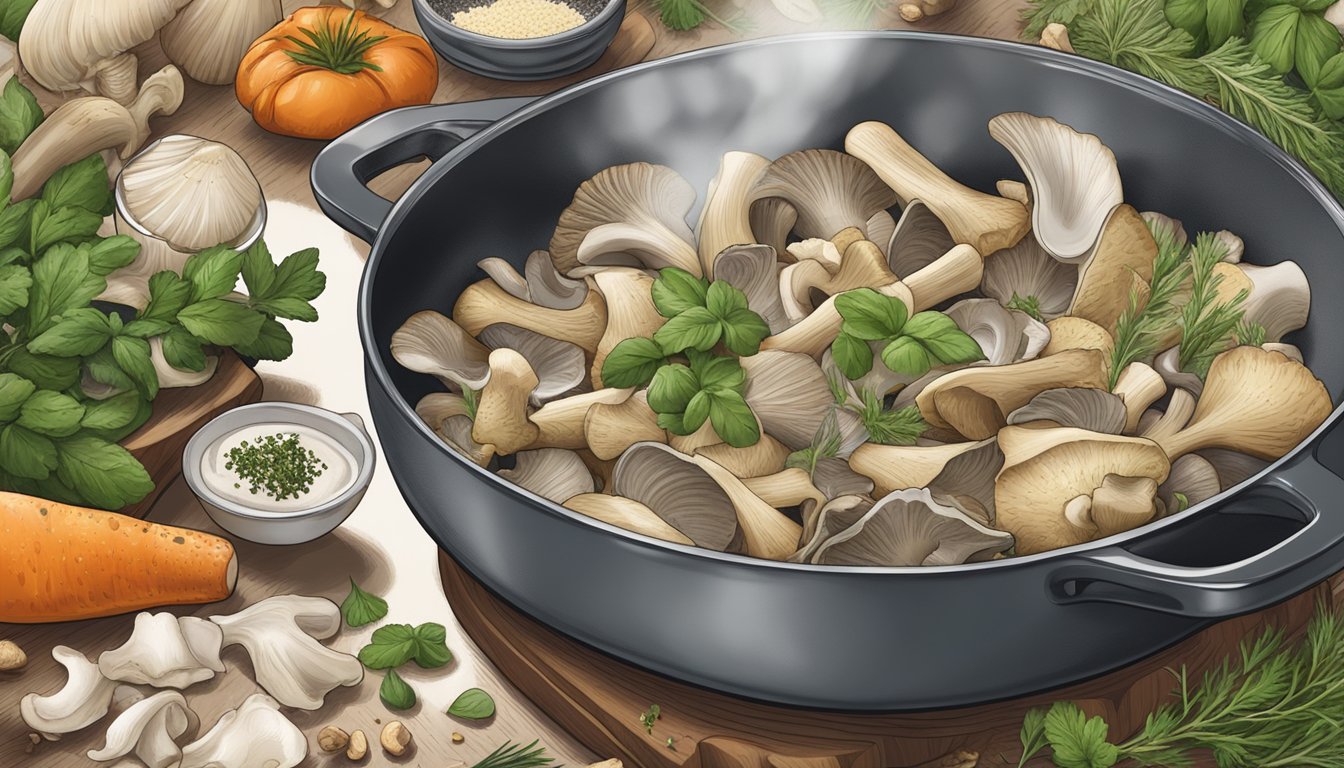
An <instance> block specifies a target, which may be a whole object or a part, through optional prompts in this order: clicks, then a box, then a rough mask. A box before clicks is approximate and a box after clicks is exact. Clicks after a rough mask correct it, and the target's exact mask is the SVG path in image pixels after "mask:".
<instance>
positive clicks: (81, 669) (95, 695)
mask: <svg viewBox="0 0 1344 768" xmlns="http://www.w3.org/2000/svg"><path fill="white" fill-rule="evenodd" d="M51 657H52V658H53V659H55V660H56V663H57V664H60V665H61V666H63V667H65V673H66V682H65V685H64V686H63V687H62V688H61V690H59V691H57V692H56V693H53V694H50V695H47V696H39V695H38V694H36V693H29V694H27V695H25V696H24V697H23V698H22V699H20V700H19V714H20V716H22V717H23V722H24V723H26V724H27V725H28V727H29V728H32V729H33V730H34V731H37V732H38V733H40V734H42V735H43V736H44V737H46V738H47V739H49V740H55V738H56V737H58V736H59V735H60V734H64V733H73V732H75V731H78V730H80V729H82V728H85V727H86V726H89V725H92V724H93V723H95V722H97V721H98V720H101V719H102V718H103V716H104V715H106V714H107V711H108V709H110V708H111V705H112V693H113V691H115V690H116V689H117V687H118V686H117V682H116V681H115V680H108V679H107V678H106V677H103V674H102V672H100V671H99V670H98V665H97V664H94V663H93V662H91V661H89V660H88V659H87V658H85V657H84V654H82V653H80V652H79V651H76V650H75V649H73V648H69V647H67V646H64V645H58V646H56V647H55V648H52V649H51Z"/></svg>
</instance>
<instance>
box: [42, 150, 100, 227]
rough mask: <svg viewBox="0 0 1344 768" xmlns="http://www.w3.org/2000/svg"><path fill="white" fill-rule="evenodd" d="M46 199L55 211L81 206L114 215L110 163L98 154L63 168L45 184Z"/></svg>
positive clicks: (43, 192)
mask: <svg viewBox="0 0 1344 768" xmlns="http://www.w3.org/2000/svg"><path fill="white" fill-rule="evenodd" d="M42 199H43V200H46V201H47V203H48V204H49V205H51V207H52V209H53V210H58V209H60V208H67V207H68V208H79V209H82V210H85V211H91V212H93V213H96V214H98V215H99V216H109V215H111V214H112V209H113V207H114V206H113V202H112V189H111V187H110V186H108V183H107V163H105V162H104V161H103V156H102V155H101V154H98V153H94V154H92V155H89V156H88V157H86V158H84V159H83V160H80V161H79V162H76V163H71V164H70V165H67V166H65V167H64V168H61V169H60V170H58V171H56V173H54V174H52V176H51V178H49V179H47V182H46V184H45V185H43V187H42Z"/></svg>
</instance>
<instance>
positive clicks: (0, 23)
mask: <svg viewBox="0 0 1344 768" xmlns="http://www.w3.org/2000/svg"><path fill="white" fill-rule="evenodd" d="M35 5H37V0H5V2H4V3H0V35H4V36H5V37H7V38H9V39H10V40H13V41H15V42H18V39H19V33H20V32H22V31H23V22H25V21H27V20H28V13H29V12H30V11H32V10H33V6H35ZM16 79H17V78H16Z"/></svg>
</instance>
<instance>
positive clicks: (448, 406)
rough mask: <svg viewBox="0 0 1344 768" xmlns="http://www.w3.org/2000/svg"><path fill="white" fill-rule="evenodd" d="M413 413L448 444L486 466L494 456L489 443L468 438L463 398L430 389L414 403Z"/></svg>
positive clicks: (467, 415) (468, 412) (468, 413)
mask: <svg viewBox="0 0 1344 768" xmlns="http://www.w3.org/2000/svg"><path fill="white" fill-rule="evenodd" d="M415 413H416V415H417V416H419V417H420V418H421V419H422V420H423V421H424V422H425V424H426V425H428V426H429V428H430V429H432V430H434V434H436V435H438V436H439V439H440V440H443V441H444V442H445V443H447V444H448V447H450V448H452V449H453V450H455V451H457V452H458V453H460V454H462V455H464V456H466V457H467V458H468V459H471V461H472V462H474V463H475V464H477V465H478V466H482V467H484V466H486V465H487V464H489V463H490V459H492V458H494V455H495V447H494V446H493V445H481V444H480V443H477V442H476V441H475V440H472V439H471V408H470V407H469V406H468V405H467V400H466V398H464V397H462V396H461V395H458V394H453V393H450V392H432V393H430V394H428V395H425V396H424V397H422V398H420V402H418V403H416V404H415Z"/></svg>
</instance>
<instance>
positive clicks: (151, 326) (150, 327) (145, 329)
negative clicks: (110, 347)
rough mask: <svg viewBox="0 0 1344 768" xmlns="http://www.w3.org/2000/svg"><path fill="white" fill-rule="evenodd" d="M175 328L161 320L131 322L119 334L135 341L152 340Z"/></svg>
mask: <svg viewBox="0 0 1344 768" xmlns="http://www.w3.org/2000/svg"><path fill="white" fill-rule="evenodd" d="M175 327H176V326H174V325H171V324H169V323H166V322H164V321H162V320H132V321H131V322H129V323H127V324H126V327H125V328H122V329H121V334H122V335H123V336H130V337H132V338H136V339H152V338H154V337H155V336H162V335H164V334H165V333H168V332H169V331H171V330H172V329H173V328H175Z"/></svg>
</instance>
